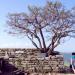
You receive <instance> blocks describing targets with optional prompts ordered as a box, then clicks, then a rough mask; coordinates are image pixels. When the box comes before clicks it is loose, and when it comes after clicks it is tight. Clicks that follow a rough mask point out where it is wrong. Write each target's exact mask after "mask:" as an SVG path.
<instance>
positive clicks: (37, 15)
mask: <svg viewBox="0 0 75 75" xmlns="http://www.w3.org/2000/svg"><path fill="white" fill-rule="evenodd" d="M28 8H29V11H30V13H29V14H26V13H13V14H9V15H8V17H9V20H8V25H9V26H10V27H11V29H12V30H11V33H15V34H17V33H19V34H24V35H25V36H27V37H28V38H29V39H30V41H31V42H32V44H33V45H34V46H35V47H36V48H37V49H40V50H42V51H43V52H46V53H48V54H51V53H52V52H53V51H54V49H55V48H56V47H57V46H58V45H59V44H60V42H61V39H62V38H65V37H67V36H70V37H74V36H75V34H74V33H75V14H74V12H75V11H74V9H71V10H67V9H64V7H63V6H62V4H61V2H51V1H50V2H47V4H46V5H45V6H44V7H36V6H34V7H28ZM35 40H37V42H38V43H37V42H36V41H35ZM47 40H48V41H47ZM47 43H48V44H49V45H48V44H47Z"/></svg>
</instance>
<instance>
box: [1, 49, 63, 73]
mask: <svg viewBox="0 0 75 75" xmlns="http://www.w3.org/2000/svg"><path fill="white" fill-rule="evenodd" d="M6 51H7V52H8V55H9V62H10V63H11V64H13V65H15V66H16V67H18V68H20V69H23V70H25V71H29V72H42V73H43V72H45V73H46V72H59V71H62V70H63V68H64V61H63V56H62V55H53V56H52V55H50V56H49V57H45V56H44V57H41V56H40V55H42V53H40V51H39V50H36V49H0V57H3V56H4V54H5V52H6ZM18 51H20V52H18Z"/></svg>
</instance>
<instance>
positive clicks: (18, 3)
mask: <svg viewBox="0 0 75 75" xmlns="http://www.w3.org/2000/svg"><path fill="white" fill-rule="evenodd" d="M46 1H47V0H1V1H0V48H32V47H34V46H33V45H32V43H31V42H30V41H29V40H28V39H27V38H26V37H23V36H21V35H20V36H12V35H10V34H8V33H7V28H8V26H7V23H6V22H7V19H8V18H7V16H8V13H16V12H26V13H28V8H27V7H28V5H32V6H33V5H34V6H44V5H45V4H46ZM53 1H54V0H53ZM58 1H59V0H58ZM61 2H62V4H63V5H64V6H65V7H66V8H67V9H70V8H72V7H73V6H75V0H61ZM55 50H57V51H60V52H73V51H75V38H73V39H67V41H66V42H65V43H62V44H61V45H59V46H58V47H57V48H56V49H55Z"/></svg>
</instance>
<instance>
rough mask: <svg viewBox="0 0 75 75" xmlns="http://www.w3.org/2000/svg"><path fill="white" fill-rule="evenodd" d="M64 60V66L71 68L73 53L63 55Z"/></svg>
mask: <svg viewBox="0 0 75 75" xmlns="http://www.w3.org/2000/svg"><path fill="white" fill-rule="evenodd" d="M61 54H62V55H63V58H64V65H65V66H69V65H70V64H71V58H72V53H61Z"/></svg>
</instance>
